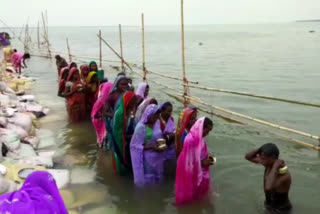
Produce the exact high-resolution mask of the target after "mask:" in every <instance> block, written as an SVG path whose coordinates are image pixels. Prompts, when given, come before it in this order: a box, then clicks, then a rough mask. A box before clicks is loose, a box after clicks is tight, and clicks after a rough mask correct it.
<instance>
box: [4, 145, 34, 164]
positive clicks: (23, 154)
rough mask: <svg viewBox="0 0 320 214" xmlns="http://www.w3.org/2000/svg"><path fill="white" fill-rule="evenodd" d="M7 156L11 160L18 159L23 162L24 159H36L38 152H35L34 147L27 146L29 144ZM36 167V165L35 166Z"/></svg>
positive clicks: (21, 146) (10, 152)
mask: <svg viewBox="0 0 320 214" xmlns="http://www.w3.org/2000/svg"><path fill="white" fill-rule="evenodd" d="M7 156H8V157H9V158H14V159H18V160H19V161H20V160H23V158H30V157H34V156H37V154H36V152H35V151H34V149H33V148H32V146H30V145H27V144H23V143H22V144H20V148H19V149H17V150H14V151H9V152H8V154H7ZM34 166H36V165H34Z"/></svg>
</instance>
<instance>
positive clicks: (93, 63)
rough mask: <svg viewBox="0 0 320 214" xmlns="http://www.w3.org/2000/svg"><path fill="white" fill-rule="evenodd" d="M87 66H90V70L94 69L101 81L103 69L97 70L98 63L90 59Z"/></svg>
mask: <svg viewBox="0 0 320 214" xmlns="http://www.w3.org/2000/svg"><path fill="white" fill-rule="evenodd" d="M89 68H90V71H94V72H96V73H97V75H98V80H99V81H101V80H102V79H103V78H104V71H103V70H98V65H97V63H96V62H95V61H91V62H90V63H89Z"/></svg>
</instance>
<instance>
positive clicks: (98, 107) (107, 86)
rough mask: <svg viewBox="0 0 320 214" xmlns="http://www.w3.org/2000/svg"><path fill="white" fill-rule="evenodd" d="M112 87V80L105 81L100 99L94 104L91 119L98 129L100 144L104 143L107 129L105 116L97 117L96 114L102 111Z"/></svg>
mask: <svg viewBox="0 0 320 214" xmlns="http://www.w3.org/2000/svg"><path fill="white" fill-rule="evenodd" d="M111 88H112V83H111V82H107V83H104V84H102V85H101V86H100V90H99V97H98V100H97V101H96V102H95V104H94V105H93V108H92V111H91V121H92V124H93V127H94V128H95V130H96V134H97V142H98V143H99V144H100V145H101V144H103V141H104V139H105V138H106V136H107V130H106V126H105V122H104V118H95V116H96V115H97V114H98V113H101V111H102V109H103V106H104V104H105V102H106V100H107V98H108V96H109V92H110V90H111Z"/></svg>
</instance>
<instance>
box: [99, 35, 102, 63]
mask: <svg viewBox="0 0 320 214" xmlns="http://www.w3.org/2000/svg"><path fill="white" fill-rule="evenodd" d="M99 66H100V68H102V42H101V30H99Z"/></svg>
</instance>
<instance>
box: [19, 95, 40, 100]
mask: <svg viewBox="0 0 320 214" xmlns="http://www.w3.org/2000/svg"><path fill="white" fill-rule="evenodd" d="M35 99H36V97H35V96H34V95H31V94H28V95H23V96H21V98H20V100H22V101H34V100H35Z"/></svg>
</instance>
